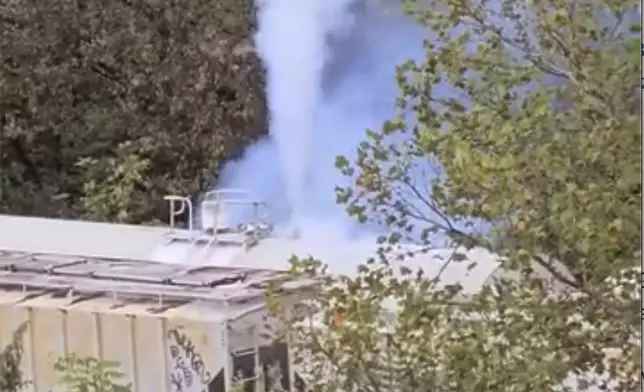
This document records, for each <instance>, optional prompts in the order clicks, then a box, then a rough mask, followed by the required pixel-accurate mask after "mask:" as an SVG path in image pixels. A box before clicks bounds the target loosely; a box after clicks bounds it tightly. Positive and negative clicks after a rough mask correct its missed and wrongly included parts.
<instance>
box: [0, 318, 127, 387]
mask: <svg viewBox="0 0 644 392" xmlns="http://www.w3.org/2000/svg"><path fill="white" fill-rule="evenodd" d="M27 325H28V324H26V323H25V324H23V325H21V326H20V327H19V328H18V329H17V330H16V331H15V332H14V334H13V339H12V341H11V342H10V343H9V344H8V345H7V346H6V347H5V348H4V349H3V350H2V351H0V390H1V391H3V392H20V391H22V390H23V388H24V387H25V386H26V385H28V384H29V382H28V381H27V380H25V379H24V374H23V373H22V370H21V364H22V359H23V350H24V348H23V336H24V333H25V330H26V328H27ZM54 369H55V370H56V372H57V373H59V375H60V386H62V387H65V390H66V391H69V392H130V391H131V390H132V387H131V385H130V384H124V383H123V378H124V375H123V373H121V372H120V371H119V364H118V363H115V362H112V361H100V360H97V359H95V358H92V357H81V356H78V355H76V354H73V353H72V354H69V355H68V356H65V357H62V358H59V359H58V360H57V361H56V363H55V364H54Z"/></svg>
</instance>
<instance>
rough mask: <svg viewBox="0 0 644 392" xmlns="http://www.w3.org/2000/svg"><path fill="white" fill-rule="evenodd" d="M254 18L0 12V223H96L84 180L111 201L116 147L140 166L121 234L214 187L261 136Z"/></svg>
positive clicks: (177, 8) (141, 11) (232, 6)
mask: <svg viewBox="0 0 644 392" xmlns="http://www.w3.org/2000/svg"><path fill="white" fill-rule="evenodd" d="M252 10H253V9H252V4H251V3H250V2H247V1H245V0H226V1H218V2H215V3H213V2H210V1H204V0H191V1H189V2H180V3H179V2H166V1H157V0H144V1H129V0H119V1H102V0H91V1H77V0H55V1H54V2H48V3H46V4H45V3H42V2H31V1H25V0H17V1H3V2H1V3H0V26H1V27H0V56H1V59H2V61H1V64H0V70H1V71H0V113H1V116H0V169H1V170H0V211H2V212H9V213H15V214H31V215H44V216H58V217H67V218H69V217H79V216H83V215H86V214H89V215H90V216H92V217H94V218H97V216H96V214H95V211H87V209H86V207H87V205H86V203H85V201H84V200H86V199H87V198H89V199H92V198H94V196H93V195H87V194H86V193H85V192H86V191H87V190H88V189H87V188H86V187H85V185H84V184H85V183H86V178H87V177H88V176H93V177H95V178H94V180H95V183H96V186H99V187H100V186H101V183H102V182H103V181H104V180H105V181H107V187H106V188H105V189H102V190H101V191H100V192H102V193H107V192H109V190H110V189H111V188H110V187H112V185H113V184H112V185H110V181H111V180H109V176H111V175H112V173H111V170H112V169H113V167H112V166H113V164H112V161H113V160H114V159H120V154H121V152H120V150H119V146H120V145H122V144H123V143H129V144H130V147H128V148H129V150H130V152H134V151H135V152H136V155H137V159H139V160H141V161H147V162H148V163H149V164H148V165H147V166H146V167H145V169H144V170H143V171H141V172H140V173H139V175H140V176H142V177H143V178H145V184H140V183H137V185H136V186H134V187H133V189H132V193H131V195H130V196H131V197H130V198H129V200H128V202H127V203H128V205H127V208H126V210H128V211H129V213H128V214H127V218H126V220H127V221H129V222H141V221H145V222H147V221H150V220H154V219H167V206H166V205H165V203H164V201H163V196H164V195H165V194H167V193H180V194H190V195H196V194H199V192H200V191H201V190H203V189H204V188H205V187H207V186H210V185H212V183H213V181H215V180H216V178H217V175H218V172H219V168H220V167H221V166H222V165H223V164H224V163H225V162H226V161H227V160H228V159H231V158H234V157H235V156H236V155H237V154H239V151H241V150H242V149H243V148H244V147H245V146H246V145H247V144H249V143H250V142H252V141H253V140H256V139H257V138H258V137H260V136H261V135H263V134H264V133H265V132H266V131H267V127H266V124H267V116H266V109H265V106H266V105H265V99H264V93H263V72H262V67H261V65H260V61H259V59H258V57H257V56H256V55H255V53H254V51H252V44H251V42H252V34H253V32H254V24H255V21H254V14H253V11H252ZM88 160H90V161H91V165H78V163H79V162H80V161H85V162H88ZM91 192H94V195H95V192H96V189H94V188H92V190H91ZM104 212H109V214H108V215H105V216H100V218H101V219H117V218H119V217H117V215H118V214H119V213H118V212H116V211H104ZM121 218H122V216H121Z"/></svg>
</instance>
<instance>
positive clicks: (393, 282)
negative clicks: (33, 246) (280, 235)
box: [300, 0, 641, 392]
mask: <svg viewBox="0 0 644 392" xmlns="http://www.w3.org/2000/svg"><path fill="white" fill-rule="evenodd" d="M636 7H637V4H636V2H634V1H618V2H610V3H608V2H601V1H574V2H570V1H564V0H543V1H541V0H540V1H531V2H524V1H515V0H505V1H502V2H500V3H493V2H488V1H456V0H444V1H440V0H439V1H436V2H433V3H432V6H431V7H428V6H427V4H426V3H424V2H415V1H408V2H407V4H406V10H407V12H408V13H409V14H410V15H412V16H413V17H415V18H416V19H417V20H418V21H419V22H421V23H423V24H424V25H425V26H426V27H427V28H428V31H427V35H428V37H431V38H428V40H427V41H426V42H425V43H424V48H425V55H426V56H425V58H424V59H422V60H421V61H418V62H414V61H407V62H405V63H403V64H401V65H400V66H399V68H398V70H397V74H396V75H395V77H396V78H397V81H398V83H399V86H400V95H399V97H398V100H397V106H398V109H399V114H398V115H397V116H396V119H395V121H391V122H386V123H385V124H383V127H382V128H381V129H380V130H377V131H376V132H374V131H373V130H371V131H369V132H368V133H367V135H366V137H365V142H364V143H362V144H361V145H360V146H359V148H358V154H357V159H355V160H354V161H352V162H350V161H348V160H346V159H343V158H341V159H339V160H338V161H339V162H341V165H340V166H341V167H342V171H343V173H344V174H346V175H347V176H349V177H350V178H352V179H353V181H354V182H353V184H352V186H350V187H346V188H343V189H338V201H339V202H340V203H341V204H344V205H346V206H347V211H348V212H349V213H350V214H352V215H355V216H356V217H357V219H359V220H361V221H364V220H365V219H373V220H375V221H377V222H380V223H385V224H387V225H388V227H389V233H388V235H387V236H385V237H383V238H381V240H380V243H381V245H383V247H384V248H386V249H385V251H384V252H383V254H382V255H381V256H382V257H381V259H380V260H378V261H377V262H376V263H370V264H369V268H366V267H365V268H363V269H361V271H360V275H359V277H357V278H355V279H350V280H348V281H347V280H344V281H343V283H341V284H338V285H336V286H334V289H333V290H329V291H327V292H324V293H323V294H322V295H321V297H320V300H319V302H318V303H317V306H319V308H318V309H319V310H320V311H322V310H329V309H336V308H337V309H341V310H342V312H341V314H342V320H344V321H343V322H342V323H340V325H339V326H338V327H336V328H334V329H333V332H332V333H331V332H329V331H328V330H327V329H326V328H325V326H324V324H323V323H322V324H318V325H317V327H316V328H313V329H312V330H311V329H306V330H302V331H301V332H302V335H301V336H300V337H301V338H302V340H301V341H300V343H301V346H300V348H301V349H302V350H303V351H305V352H308V353H309V354H311V357H315V358H317V359H316V360H314V361H313V362H316V361H317V360H320V361H322V362H319V363H328V362H324V361H330V362H331V363H335V364H336V366H335V367H333V366H332V368H333V370H332V371H331V374H332V375H333V377H332V378H329V377H324V375H325V374H326V375H327V376H328V375H329V373H323V372H316V371H313V375H314V380H312V381H311V382H312V384H311V385H315V388H313V389H314V390H319V391H335V390H345V391H379V390H396V391H410V392H411V391H419V390H428V391H430V390H431V391H490V390H502V391H517V392H519V391H528V390H529V391H552V390H555V389H556V388H568V390H571V391H577V390H584V389H585V388H586V387H590V386H593V385H595V386H599V387H605V388H608V389H609V390H613V391H620V392H626V391H630V390H634V389H635V388H636V386H637V383H638V381H639V371H638V370H637V369H638V367H639V365H640V364H639V361H640V359H639V357H638V355H637V353H638V352H639V335H638V334H639V331H638V329H639V327H638V319H637V317H636V316H637V312H636V298H637V294H636V293H637V279H636V276H635V274H634V272H633V271H636V270H637V267H636V266H637V265H638V261H639V258H640V255H641V250H640V237H639V236H640V232H641V221H640V215H641V204H640V203H641V177H640V174H641V147H640V146H641V133H640V130H639V123H638V121H639V120H638V118H639V110H640V109H639V107H638V105H639V103H637V102H638V101H637V99H638V98H637V97H638V94H639V93H638V92H637V91H636V90H635V87H636V86H635V85H634V84H632V83H631V82H630V80H631V79H632V75H635V74H636V73H637V69H638V67H639V63H638V57H637V56H635V55H634V52H639V49H638V47H636V46H635V45H634V44H633V42H635V41H634V39H635V38H636V37H635V36H633V33H632V31H633V30H632V29H631V28H630V27H628V26H626V27H625V28H624V27H622V26H620V24H621V23H622V22H623V23H624V25H627V24H633V23H636V22H635V20H634V18H633V17H632V16H633V12H636ZM627 21H628V22H627ZM439 85H440V88H439ZM447 86H449V87H450V88H451V89H450V93H445V88H446V87H447ZM481 222H484V223H485V224H486V226H483V227H482V225H481ZM437 235H439V236H437ZM440 237H443V238H444V237H448V238H450V239H451V241H452V243H457V244H466V245H468V247H469V246H474V245H476V246H480V247H484V248H490V249H494V250H495V251H496V252H498V253H499V254H500V256H502V257H503V260H504V262H503V269H502V271H499V272H498V273H497V275H495V277H494V278H493V279H492V280H490V281H489V282H487V283H488V286H487V287H485V288H483V289H482V291H481V292H480V293H478V294H477V295H474V296H469V297H466V296H464V295H463V293H462V292H461V291H460V290H459V289H458V287H453V286H448V287H442V288H441V289H439V287H438V286H437V283H438V282H436V281H434V280H433V277H424V276H423V275H422V274H421V275H418V276H420V277H421V278H420V279H414V278H413V277H414V276H416V275H415V274H414V273H411V271H409V269H403V270H400V269H399V268H398V267H394V266H393V265H392V262H393V261H394V260H397V259H398V255H395V254H394V253H395V252H394V251H393V249H394V246H392V245H391V244H398V243H400V242H408V241H413V242H416V243H421V244H423V245H425V246H427V247H433V246H440V245H441V241H440V240H439V238H440ZM453 262H459V261H457V260H455V261H453ZM460 262H466V263H469V262H470V261H460ZM375 270H377V273H376V272H374V271H375ZM399 272H400V273H399ZM401 275H402V276H401ZM367 277H368V281H369V284H368V285H364V284H363V283H364V282H365V279H367ZM627 277H630V278H631V279H630V280H629V278H627ZM374 301H376V302H374ZM377 301H381V302H380V304H381V305H382V308H381V309H380V310H378V309H379V308H378V306H376V305H377ZM465 301H466V303H467V305H465V304H464V302H465ZM386 304H388V305H387V306H385V305H386ZM392 304H395V306H392ZM385 308H386V309H387V310H386V311H385ZM377 311H378V312H379V313H380V316H381V318H374V317H373V316H374V315H375V314H376V312H377ZM364 312H373V314H372V317H367V316H366V315H365V313H364ZM618 320H619V321H618ZM383 323H384V324H386V325H383ZM358 326H360V327H358ZM376 327H377V328H376ZM311 336H314V337H315V344H313V345H312V344H310V343H311V340H310V337H311ZM338 341H341V342H342V344H340V345H338V343H337V342H338ZM367 342H368V344H367ZM326 345H330V346H332V347H333V351H332V352H330V351H325V350H324V347H326ZM366 347H369V348H371V350H372V351H371V352H370V353H369V354H368V355H367V354H366V353H365V351H364V350H365V348H366ZM320 366H321V365H320ZM315 369H317V370H319V369H321V368H320V367H317V368H315ZM327 370H328V369H327ZM574 374H576V378H577V379H576V380H573V377H572V376H573V375H574ZM330 379H331V380H332V381H329V380H330ZM315 380H317V383H316V381H315ZM334 388H335V389H334ZM564 390H565V389H564Z"/></svg>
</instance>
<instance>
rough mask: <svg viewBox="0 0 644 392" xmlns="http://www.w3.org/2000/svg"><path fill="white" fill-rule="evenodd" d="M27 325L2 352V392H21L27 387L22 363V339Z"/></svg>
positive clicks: (0, 363) (17, 332) (19, 330)
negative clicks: (21, 367)
mask: <svg viewBox="0 0 644 392" xmlns="http://www.w3.org/2000/svg"><path fill="white" fill-rule="evenodd" d="M26 326H27V324H23V325H21V326H20V328H18V329H17V330H16V331H15V332H14V333H13V337H12V340H11V342H10V343H9V344H8V345H7V346H6V347H4V348H3V350H2V351H1V352H0V391H6V392H19V391H21V390H22V388H23V387H24V386H25V385H26V382H25V381H24V379H23V374H22V370H21V369H20V363H21V362H22V355H23V347H22V337H23V334H24V332H25V328H26Z"/></svg>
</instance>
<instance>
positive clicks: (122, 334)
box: [0, 297, 228, 392]
mask: <svg viewBox="0 0 644 392" xmlns="http://www.w3.org/2000/svg"><path fill="white" fill-rule="evenodd" d="M67 304H68V301H67V300H66V299H60V298H52V297H38V298H34V299H29V300H26V301H23V302H20V303H16V304H13V305H11V304H3V305H0V317H2V320H3V322H2V323H0V340H1V341H2V342H3V343H4V342H9V341H10V339H11V335H12V333H13V331H14V330H15V328H17V327H18V326H19V325H20V323H21V322H22V321H27V320H28V321H29V324H28V328H27V330H26V333H25V335H24V344H25V358H24V361H23V364H22V367H23V370H24V372H25V378H26V379H27V380H29V381H31V384H30V385H29V386H28V387H27V390H26V391H27V392H50V391H51V392H65V391H63V390H62V389H61V387H60V386H59V385H58V382H57V381H58V377H59V374H56V372H55V370H54V364H55V362H56V360H57V359H58V358H60V357H63V356H64V355H65V354H66V353H72V352H73V353H76V354H78V355H82V356H91V357H95V358H98V359H103V360H112V361H117V362H119V363H120V365H121V366H120V370H121V371H122V372H123V373H124V374H125V376H126V378H127V379H128V380H129V381H131V382H132V383H133V386H134V388H133V390H134V391H135V392H153V391H154V392H175V391H183V392H202V391H203V390H204V387H207V386H208V385H209V384H210V383H215V382H217V380H215V378H216V377H217V376H218V375H219V377H220V379H221V377H222V376H223V375H222V374H219V373H220V372H221V371H222V368H223V358H225V356H226V355H227V353H228V348H226V347H222V344H221V341H222V339H221V334H222V324H218V323H212V322H201V321H195V320H188V319H181V318H168V317H166V315H158V316H155V315H140V314H138V315H137V314H133V313H130V312H128V311H124V309H113V310H112V311H109V310H106V309H103V310H102V312H101V313H96V312H91V311H88V310H91V308H92V307H91V306H85V305H84V306H80V307H76V306H71V307H70V306H68V305H67ZM5 320H7V321H10V320H14V321H13V322H5ZM34 348H36V349H35V350H34ZM206 390H208V389H207V388H206Z"/></svg>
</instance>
